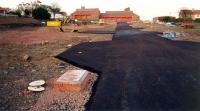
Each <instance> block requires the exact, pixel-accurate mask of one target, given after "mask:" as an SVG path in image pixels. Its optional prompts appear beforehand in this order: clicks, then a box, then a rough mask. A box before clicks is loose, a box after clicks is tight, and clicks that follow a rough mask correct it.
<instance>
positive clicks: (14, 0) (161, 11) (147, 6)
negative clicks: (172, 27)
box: [0, 0, 200, 20]
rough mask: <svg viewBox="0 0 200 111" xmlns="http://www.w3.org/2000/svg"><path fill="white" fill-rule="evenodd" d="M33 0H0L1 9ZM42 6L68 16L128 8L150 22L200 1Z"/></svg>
mask: <svg viewBox="0 0 200 111" xmlns="http://www.w3.org/2000/svg"><path fill="white" fill-rule="evenodd" d="M30 1H33V0H0V6H1V7H10V8H16V5H17V4H19V3H21V2H30ZM40 1H41V2H42V3H43V4H48V5H50V4H51V3H52V2H57V3H58V4H59V5H60V7H61V9H62V10H63V11H66V12H67V13H68V14H70V13H72V12H73V11H74V10H75V9H76V8H80V7H81V6H85V7H86V8H99V9H100V10H101V12H104V11H106V10H123V9H124V8H126V7H130V8H131V10H133V11H134V12H135V13H136V14H138V15H140V17H141V19H143V20H147V19H149V20H151V19H152V18H153V17H155V16H162V15H171V16H177V15H178V10H179V9H180V8H182V7H187V8H191V9H192V8H194V9H200V0H40Z"/></svg>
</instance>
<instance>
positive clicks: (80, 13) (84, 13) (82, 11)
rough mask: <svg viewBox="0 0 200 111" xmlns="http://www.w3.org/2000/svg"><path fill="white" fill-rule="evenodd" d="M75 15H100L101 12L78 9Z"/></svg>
mask: <svg viewBox="0 0 200 111" xmlns="http://www.w3.org/2000/svg"><path fill="white" fill-rule="evenodd" d="M73 14H76V15H87V14H100V10H99V9H98V8H91V9H77V10H76V11H75V12H74V13H72V15H73Z"/></svg>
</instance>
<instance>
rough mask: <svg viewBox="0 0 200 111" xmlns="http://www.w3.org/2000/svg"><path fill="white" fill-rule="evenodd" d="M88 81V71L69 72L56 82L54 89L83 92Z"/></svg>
mask: <svg viewBox="0 0 200 111" xmlns="http://www.w3.org/2000/svg"><path fill="white" fill-rule="evenodd" d="M88 81H89V74H88V71H86V70H69V71H67V72H65V73H64V74H63V75H62V76H61V77H59V78H58V79H57V80H56V81H55V83H54V88H57V89H60V90H65V91H82V90H84V88H85V87H86V86H87V83H88Z"/></svg>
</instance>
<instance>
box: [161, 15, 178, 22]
mask: <svg viewBox="0 0 200 111" xmlns="http://www.w3.org/2000/svg"><path fill="white" fill-rule="evenodd" d="M163 22H176V18H175V17H170V16H166V17H164V18H163Z"/></svg>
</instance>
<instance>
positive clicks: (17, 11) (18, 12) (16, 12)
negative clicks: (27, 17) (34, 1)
mask: <svg viewBox="0 0 200 111" xmlns="http://www.w3.org/2000/svg"><path fill="white" fill-rule="evenodd" d="M15 15H17V16H18V17H21V16H22V11H21V10H19V9H17V10H16V11H15Z"/></svg>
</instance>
